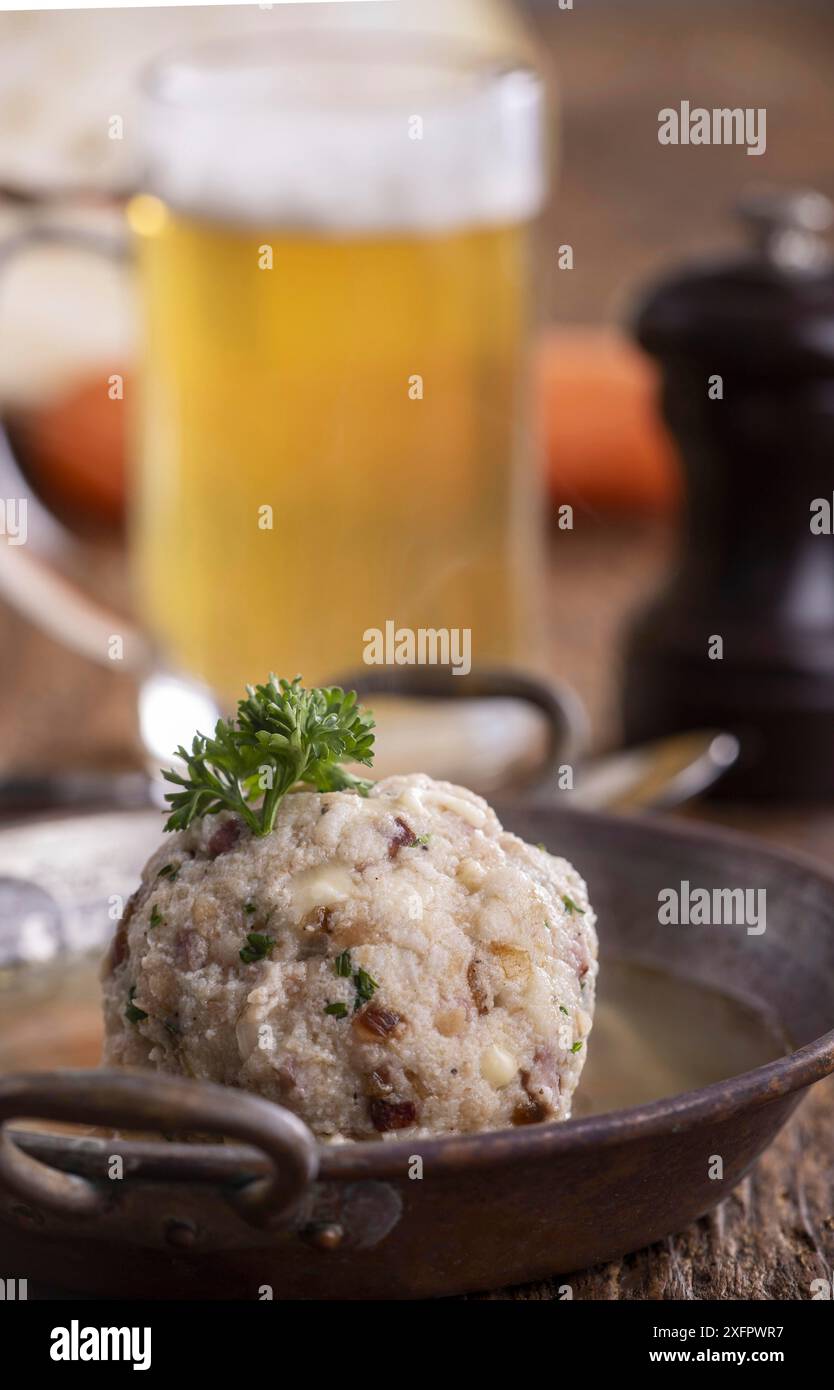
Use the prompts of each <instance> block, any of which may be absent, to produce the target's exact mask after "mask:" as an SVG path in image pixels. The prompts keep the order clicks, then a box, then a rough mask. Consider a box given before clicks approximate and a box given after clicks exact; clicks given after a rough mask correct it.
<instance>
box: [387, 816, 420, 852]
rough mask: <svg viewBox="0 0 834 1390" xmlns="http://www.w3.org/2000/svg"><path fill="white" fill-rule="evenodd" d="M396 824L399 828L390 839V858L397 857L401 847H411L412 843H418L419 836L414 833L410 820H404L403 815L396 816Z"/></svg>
mask: <svg viewBox="0 0 834 1390" xmlns="http://www.w3.org/2000/svg"><path fill="white" fill-rule="evenodd" d="M394 824H395V825H396V827H397V830H396V833H395V834H394V835H393V836H392V837H391V839H390V840H389V841H388V858H389V859H396V857H397V855H398V854H399V852H400V850H401V849H411V847H412V845H416V843H417V836H416V835H415V834H414V831H413V830H412V829H411V826H410V825H409V824H408V821H404V820H403V818H402V816H395V817H394Z"/></svg>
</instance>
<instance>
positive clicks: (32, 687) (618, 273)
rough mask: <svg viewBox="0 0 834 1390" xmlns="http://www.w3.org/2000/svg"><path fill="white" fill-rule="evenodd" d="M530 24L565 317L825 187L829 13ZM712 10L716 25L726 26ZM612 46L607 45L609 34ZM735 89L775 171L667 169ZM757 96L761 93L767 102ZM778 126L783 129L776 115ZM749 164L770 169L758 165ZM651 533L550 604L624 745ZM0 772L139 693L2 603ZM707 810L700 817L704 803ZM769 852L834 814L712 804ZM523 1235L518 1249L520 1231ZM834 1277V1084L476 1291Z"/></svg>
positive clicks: (597, 544) (554, 589) (596, 717)
mask: <svg viewBox="0 0 834 1390" xmlns="http://www.w3.org/2000/svg"><path fill="white" fill-rule="evenodd" d="M538 13H539V16H540V17H539V20H538V25H539V29H540V32H541V34H542V35H543V36H544V37H545V39H546V41H547V44H548V47H549V49H550V50H551V52H552V54H553V58H554V64H555V67H556V70H557V72H558V73H559V76H560V82H561V85H562V91H563V102H564V111H563V116H564V120H563V133H564V150H565V154H564V160H563V172H562V179H561V191H560V194H559V197H558V198H557V200H556V202H555V204H554V210H553V212H552V213H551V215H550V218H549V221H548V227H549V233H548V234H549V235H551V236H552V237H553V238H555V239H556V240H557V242H558V241H563V240H571V241H573V242H574V243H575V244H576V245H577V246H578V247H579V248H580V249H581V258H580V259H578V262H577V264H578V266H579V268H578V269H577V271H576V272H575V273H574V275H573V277H572V278H571V277H562V279H561V280H560V281H559V284H558V285H556V284H555V282H554V283H553V285H552V286H551V289H552V294H551V295H550V307H551V308H552V309H553V310H554V311H555V312H556V313H557V314H558V316H559V317H561V318H563V319H567V320H570V319H605V318H610V317H612V316H613V314H614V312H615V311H616V310H617V309H618V308H619V306H620V304H621V302H622V295H623V292H624V287H625V288H626V289H630V288H631V287H632V286H633V285H634V284H636V283H639V281H640V280H641V279H642V278H643V277H644V276H645V274H646V273H647V272H653V271H655V270H656V269H657V268H658V266H659V264H660V263H661V262H663V261H666V260H668V258H669V256H670V255H672V254H674V255H680V254H682V253H685V252H687V251H688V250H692V249H694V248H695V247H698V248H699V249H702V248H703V247H704V246H705V245H708V244H716V243H717V242H718V241H719V240H720V236H721V229H722V225H723V221H724V214H723V207H722V205H724V206H726V204H727V203H728V202H730V201H731V200H732V198H733V197H734V196H735V194H736V193H737V191H738V189H739V188H740V186H741V183H742V181H743V179H744V178H749V177H750V176H751V174H752V173H755V174H758V175H762V176H766V177H775V178H776V179H777V180H779V181H793V182H803V181H808V182H811V183H813V184H816V185H817V186H818V187H822V188H823V189H826V190H827V191H831V189H832V187H834V165H833V164H832V153H831V149H832V147H831V143H830V139H829V135H830V130H831V117H832V109H833V104H834V98H832V91H831V83H830V68H831V55H832V49H833V48H834V33H832V24H831V15H830V11H829V12H828V13H826V9H825V6H823V5H819V6H815V5H813V4H802V5H794V4H791V5H790V6H788V5H786V4H775V3H774V4H771V3H766V2H765V0H759V3H757V4H755V5H751V4H749V3H742V2H741V0H740V2H739V3H738V4H737V5H735V6H733V7H732V10H730V11H728V7H727V6H726V5H721V6H718V5H716V4H713V3H711V2H710V3H704V4H702V5H699V6H692V5H690V6H683V5H680V6H679V5H674V6H672V5H665V6H661V5H658V4H645V3H641V4H637V3H635V4H633V5H629V6H624V5H621V4H617V5H616V6H615V5H613V4H611V3H593V0H588V3H587V4H586V3H584V0H577V3H576V6H575V9H574V10H573V11H572V12H559V13H558V14H557V13H552V14H551V16H550V18H549V19H547V18H542V17H541V15H542V10H541V7H540V8H539V11H538ZM718 16H720V20H719V18H718ZM612 35H613V37H612ZM738 74H740V78H739V80H740V81H741V83H742V86H743V89H744V91H746V92H747V93H748V96H747V98H746V100H747V101H749V102H750V103H751V104H755V105H760V104H767V106H768V111H769V118H770V120H769V130H770V150H769V154H768V158H767V160H766V161H764V160H763V161H744V160H743V159H741V160H740V159H739V157H738V152H737V151H722V150H715V151H713V152H712V154H713V156H714V158H712V159H711V161H710V164H709V166H708V168H709V172H708V173H707V165H706V164H705V162H704V161H703V160H701V161H700V162H698V161H697V159H696V156H697V155H700V154H703V151H691V152H690V154H691V158H690V159H689V160H688V161H675V163H674V164H672V163H667V165H666V168H665V172H664V175H663V178H662V179H661V178H660V176H659V175H658V166H657V154H658V147H657V144H656V139H655V134H654V131H653V129H652V128H651V122H650V123H649V126H648V127H647V113H648V114H649V115H651V113H652V112H653V113H654V116H653V117H652V120H654V119H656V112H657V109H658V108H659V106H662V105H664V104H667V102H670V101H678V100H680V99H681V98H682V97H683V96H691V97H692V98H693V99H696V100H698V101H701V102H703V104H712V103H713V101H715V102H716V103H717V104H726V102H727V100H728V91H730V90H732V91H735V90H736V88H735V87H734V86H733V85H732V82H733V80H734V79H735V78H736V76H737V75H738ZM763 93H764V94H765V96H763V95H762V94H763ZM780 121H781V124H780ZM751 163H760V164H761V165H764V164H765V163H766V164H767V168H760V169H757V170H751V169H750V168H749V165H750V164H751ZM671 543H672V541H671V535H670V532H669V531H668V530H667V529H666V528H664V527H663V526H661V525H659V524H655V523H652V524H650V523H647V522H642V521H641V522H637V521H634V522H623V523H620V524H613V523H610V522H606V521H604V520H602V519H600V518H598V517H591V516H587V517H580V519H579V523H578V525H577V529H576V530H575V531H574V532H573V533H567V532H560V533H554V535H553V537H552V544H551V548H550V576H549V583H548V586H547V596H548V598H547V601H548V604H549V608H550V619H551V622H550V632H551V635H552V639H551V648H550V651H549V665H550V666H551V668H552V670H553V671H554V672H556V673H558V674H560V675H562V676H564V677H565V678H567V679H569V680H570V681H571V682H572V684H573V685H574V686H575V687H576V688H577V690H578V691H579V693H580V694H581V696H582V698H583V699H584V700H585V702H586V704H587V706H588V709H589V711H590V713H591V716H592V721H593V727H594V730H595V739H596V742H597V743H598V744H599V745H612V744H614V743H615V742H616V737H617V721H616V691H617V684H618V657H619V644H620V640H621V635H622V631H623V625H624V621H625V617H626V615H627V614H628V612H629V611H631V610H632V609H633V608H634V606H635V605H636V604H638V603H639V601H640V599H641V597H642V596H643V595H644V594H646V593H647V592H649V591H650V590H651V588H652V586H653V584H654V583H655V582H656V580H657V578H658V576H659V575H660V573H661V572H662V571H663V569H664V566H665V564H666V563H667V559H668V555H669V553H670V549H671ZM88 580H89V581H90V582H91V583H92V585H93V587H94V588H95V587H98V588H100V590H101V592H103V593H106V594H107V596H108V598H109V599H111V600H113V599H115V598H118V597H119V596H120V593H121V596H122V597H123V596H124V585H123V580H122V577H121V571H120V565H119V562H118V560H117V559H114V556H113V555H112V553H109V554H108V553H105V552H104V551H102V550H98V551H96V552H95V554H93V555H91V557H90V562H89V565H88ZM0 651H2V653H3V661H2V677H1V680H2V683H1V684H0V750H2V751H1V752H0V758H1V759H2V766H0V771H8V770H10V769H12V768H14V769H18V770H22V769H27V770H30V771H33V770H36V769H44V768H48V769H50V770H52V771H55V770H58V769H59V768H61V767H69V766H90V765H94V766H95V765H97V766H110V765H119V766H124V765H126V764H127V763H129V762H131V761H132V762H134V763H135V762H136V759H137V756H138V748H137V741H136V733H135V718H134V697H135V692H134V690H133V688H132V685H131V683H130V681H129V680H128V679H126V678H125V677H123V676H120V675H119V674H117V673H116V672H115V671H114V672H109V671H103V670H98V669H95V668H93V667H90V666H88V665H87V664H86V663H85V662H83V661H82V660H81V659H79V658H75V657H73V656H71V655H68V654H67V653H66V652H65V651H63V650H62V649H61V648H59V647H58V646H57V645H56V644H54V643H52V642H51V641H49V640H48V639H46V638H43V637H41V636H40V635H38V634H36V633H34V632H33V631H32V630H31V629H30V628H29V627H28V626H27V624H26V623H24V622H23V621H22V620H20V619H19V618H17V617H16V616H15V615H13V614H11V613H10V612H8V611H7V610H6V609H5V608H0ZM697 813H698V814H704V815H705V814H707V812H706V811H705V810H704V809H703V808H699V809H698V812H697ZM708 814H709V816H710V818H711V819H714V820H723V821H725V822H726V823H732V824H735V825H740V826H745V827H747V828H749V829H753V830H755V831H756V832H757V833H760V834H763V835H765V836H767V837H768V838H770V839H772V840H773V841H774V842H776V843H781V844H783V845H789V846H795V847H800V848H804V849H807V850H810V851H811V852H812V853H815V854H817V855H819V856H822V857H825V858H827V857H828V856H829V855H830V851H831V848H832V846H834V807H831V808H827V809H823V810H820V809H819V808H816V809H811V808H809V809H801V808H800V809H797V810H791V811H789V812H787V811H785V812H769V811H766V810H763V809H761V808H722V809H721V810H720V811H713V810H710V811H709V813H708ZM519 1238H523V1235H522V1233H519ZM832 1271H834V1081H829V1082H826V1083H823V1084H821V1085H819V1086H817V1087H816V1089H815V1090H814V1092H813V1093H812V1094H811V1095H810V1097H809V1098H808V1099H807V1100H806V1101H805V1102H804V1103H803V1105H802V1106H801V1108H800V1110H799V1111H798V1113H797V1114H796V1115H795V1116H794V1118H793V1119H792V1121H791V1122H790V1123H789V1124H788V1125H787V1127H786V1128H785V1130H784V1131H783V1133H782V1134H781V1135H780V1137H779V1139H778V1140H777V1141H776V1143H775V1144H774V1145H773V1146H772V1148H771V1149H770V1151H769V1152H768V1153H767V1154H766V1155H765V1156H764V1158H763V1159H762V1160H761V1162H760V1163H759V1164H758V1165H757V1167H756V1169H755V1170H754V1172H753V1173H752V1174H751V1175H750V1176H749V1177H748V1178H747V1179H745V1181H744V1182H743V1183H742V1184H741V1185H740V1186H739V1187H738V1188H737V1189H736V1190H735V1191H734V1192H733V1194H732V1195H731V1196H730V1197H729V1198H727V1200H726V1201H724V1202H723V1203H722V1205H721V1206H720V1207H719V1208H718V1209H717V1210H716V1211H715V1212H714V1213H713V1214H711V1215H710V1216H707V1217H705V1218H703V1219H702V1220H701V1221H699V1222H697V1223H696V1224H695V1225H693V1226H692V1227H690V1228H689V1229H688V1230H686V1231H684V1232H682V1233H681V1234H680V1235H678V1236H676V1237H674V1238H670V1239H668V1240H666V1241H663V1242H661V1243H659V1244H657V1245H655V1246H653V1247H651V1248H650V1249H646V1250H643V1251H640V1252H638V1253H636V1254H633V1255H630V1256H628V1257H626V1258H625V1259H622V1260H619V1261H616V1262H613V1263H611V1264H608V1265H605V1266H603V1267H599V1268H596V1269H592V1270H584V1271H581V1272H576V1273H574V1274H573V1275H571V1276H568V1278H567V1279H565V1278H560V1279H559V1280H557V1281H548V1282H545V1283H541V1284H536V1285H533V1286H528V1287H525V1288H523V1289H515V1290H499V1291H496V1292H495V1293H493V1294H489V1295H481V1297H489V1298H500V1299H508V1298H513V1299H554V1298H559V1297H560V1293H559V1287H560V1286H561V1285H563V1284H564V1283H566V1282H567V1283H570V1285H571V1287H572V1290H573V1296H574V1297H575V1298H581V1299H709V1298H720V1299H739V1298H753V1299H806V1298H808V1297H809V1296H810V1293H809V1286H810V1284H811V1281H812V1280H813V1279H816V1278H829V1279H830V1278H832Z"/></svg>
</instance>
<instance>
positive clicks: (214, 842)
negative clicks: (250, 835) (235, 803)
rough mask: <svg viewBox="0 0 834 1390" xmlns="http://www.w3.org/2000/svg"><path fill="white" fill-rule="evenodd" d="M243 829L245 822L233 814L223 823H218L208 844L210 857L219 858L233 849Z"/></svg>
mask: <svg viewBox="0 0 834 1390" xmlns="http://www.w3.org/2000/svg"><path fill="white" fill-rule="evenodd" d="M242 829H243V822H242V821H240V820H238V819H237V817H236V816H232V818H231V819H230V820H224V822H223V824H222V825H218V827H217V829H216V830H215V831H214V834H213V835H212V836H211V838H210V840H209V842H208V844H207V846H206V850H207V852H208V857H209V859H218V858H219V857H220V855H221V854H227V853H228V851H229V850H230V849H233V848H234V846H235V845H236V844H237V842H238V840H239V839H240V832H241V831H242Z"/></svg>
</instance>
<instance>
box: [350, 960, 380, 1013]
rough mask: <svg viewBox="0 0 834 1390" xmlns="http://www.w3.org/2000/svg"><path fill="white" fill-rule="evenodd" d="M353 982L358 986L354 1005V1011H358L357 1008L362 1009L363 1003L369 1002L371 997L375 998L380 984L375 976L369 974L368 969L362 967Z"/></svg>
mask: <svg viewBox="0 0 834 1390" xmlns="http://www.w3.org/2000/svg"><path fill="white" fill-rule="evenodd" d="M353 983H354V986H355V988H356V999H355V1001H354V1005H353V1012H354V1013H356V1011H357V1009H361V1007H362V1005H363V1004H367V1002H368V1000H369V999H373V997H374V995H375V993H376V991H377V990H378V989H379V985H378V984H377V982H376V980H375V979H374V978H373V976H372V975H369V974H368V972H367V970H362V969H361V967H360V969H359V970H357V971H356V974H355V975H354V977H353Z"/></svg>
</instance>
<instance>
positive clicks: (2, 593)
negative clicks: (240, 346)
mask: <svg viewBox="0 0 834 1390" xmlns="http://www.w3.org/2000/svg"><path fill="white" fill-rule="evenodd" d="M50 243H52V244H59V245H63V246H75V247H77V248H78V249H79V250H82V251H85V252H90V253H91V254H93V255H99V256H106V257H108V258H110V259H120V260H121V259H124V258H125V256H126V254H127V247H126V243H125V241H124V240H122V239H119V238H117V237H111V236H106V235H104V234H102V233H99V232H94V231H90V230H88V229H85V228H74V227H62V226H59V225H56V224H51V223H47V222H39V221H34V222H33V223H31V224H30V225H29V226H28V227H24V228H22V229H21V230H20V231H18V232H15V233H13V234H12V235H11V236H10V237H7V238H6V239H5V240H4V241H2V242H0V273H2V271H3V270H5V267H6V266H7V265H8V264H9V263H10V262H11V261H12V260H14V259H15V258H16V257H17V256H18V255H20V254H21V253H23V252H25V251H28V250H29V249H30V248H31V247H32V246H34V245H38V244H41V245H46V244H50ZM0 497H2V498H3V499H4V501H5V504H6V508H7V509H8V508H9V505H10V503H11V502H13V501H17V502H18V503H20V502H23V501H25V503H26V517H27V521H26V534H25V535H24V537H23V539H22V540H21V539H20V534H19V533H18V535H17V536H11V535H10V534H8V527H6V528H4V529H5V531H6V534H4V535H2V536H0V597H1V598H4V599H5V600H6V602H7V603H9V604H10V605H11V607H13V608H15V609H16V610H17V611H18V612H19V613H21V614H22V615H23V616H24V617H25V618H27V619H28V620H29V621H30V622H32V623H33V624H34V625H35V626H36V627H38V628H40V630H41V631H42V632H45V633H46V634H47V636H49V637H52V638H54V639H55V641H57V642H60V643H62V644H63V645H64V646H65V647H69V648H70V649H71V650H72V651H75V652H78V653H80V654H81V655H82V656H85V657H87V658H88V659H89V660H91V661H94V662H97V663H98V664H100V665H106V666H112V660H111V657H110V655H109V652H110V649H111V639H112V638H113V637H114V636H118V637H120V638H121V651H122V655H123V660H122V661H121V662H120V669H121V670H126V671H130V672H131V673H141V672H144V671H147V670H149V669H151V668H152V666H153V662H152V657H151V650H150V644H149V642H148V640H147V638H146V637H145V636H144V634H143V633H142V632H141V631H140V629H139V628H137V627H136V626H135V625H134V624H133V623H131V622H130V621H128V620H127V619H125V618H124V617H122V616H121V614H118V613H116V612H115V610H111V609H109V608H108V607H107V606H106V604H103V603H100V602H99V600H98V599H97V598H93V597H92V596H91V595H89V594H87V593H85V592H84V591H83V589H81V588H80V587H79V586H77V585H76V584H74V583H73V582H72V581H71V580H69V579H68V578H67V577H66V576H65V575H64V574H62V573H61V571H60V568H59V563H60V561H61V559H62V558H69V557H71V556H72V555H73V554H76V556H77V558H80V555H81V547H80V545H79V543H78V541H77V540H76V539H75V538H74V536H73V535H72V534H71V533H70V532H69V531H68V530H67V529H66V528H65V527H64V526H62V525H61V523H60V522H59V521H58V520H57V519H56V518H55V517H54V516H52V514H51V512H49V510H48V509H47V508H46V507H45V506H44V504H43V502H41V500H40V499H39V498H38V497H36V496H34V495H33V493H32V490H31V487H30V485H29V483H28V481H27V480H26V478H25V477H24V475H23V473H22V472H21V469H20V466H19V464H18V462H17V459H16V458H15V455H14V451H13V449H12V446H11V443H10V440H9V437H8V433H7V431H6V429H5V426H4V425H3V424H2V422H0ZM30 531H31V532H32V537H31V539H30V535H29V532H30Z"/></svg>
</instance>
